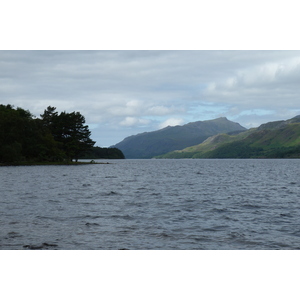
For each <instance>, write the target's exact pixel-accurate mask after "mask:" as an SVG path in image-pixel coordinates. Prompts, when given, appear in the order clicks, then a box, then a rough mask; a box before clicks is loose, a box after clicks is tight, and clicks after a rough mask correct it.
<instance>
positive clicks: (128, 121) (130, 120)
mask: <svg viewBox="0 0 300 300" xmlns="http://www.w3.org/2000/svg"><path fill="white" fill-rule="evenodd" d="M149 123H150V121H149V120H145V119H140V118H134V117H126V118H125V119H124V120H123V121H121V122H120V125H121V126H127V127H131V126H136V125H147V124H149Z"/></svg>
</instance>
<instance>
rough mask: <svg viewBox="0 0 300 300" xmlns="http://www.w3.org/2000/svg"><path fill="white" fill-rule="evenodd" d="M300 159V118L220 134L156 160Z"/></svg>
mask: <svg viewBox="0 0 300 300" xmlns="http://www.w3.org/2000/svg"><path fill="white" fill-rule="evenodd" d="M285 157H300V116H296V117H295V118H292V119H289V120H286V121H276V122H269V123H266V124H262V125H261V126H259V127H258V128H253V129H249V130H247V131H245V132H242V133H240V134H237V135H228V134H219V135H216V136H213V137H210V138H208V139H207V140H206V141H204V142H203V143H201V144H199V145H196V146H193V147H188V148H186V149H183V150H182V151H174V152H170V153H167V154H165V155H161V156H159V157H158V158H285Z"/></svg>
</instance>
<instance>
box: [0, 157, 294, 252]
mask: <svg viewBox="0 0 300 300" xmlns="http://www.w3.org/2000/svg"><path fill="white" fill-rule="evenodd" d="M109 162H110V163H109V164H89V165H80V166H20V167H1V168H0V182H1V194H0V204H1V211H0V228H1V229H0V249H95V250H99V249H209V250H213V249H300V197H299V196H300V176H299V167H300V160H296V159H295V160H276V159H274V160H271V159H270V160H263V159H257V160H256V159H248V160H247V159H245V160H243V159H237V160H234V159H224V160H218V159H212V160H210V159H207V160H205V159H197V160H189V159H187V160H185V159H184V160H113V161H109Z"/></svg>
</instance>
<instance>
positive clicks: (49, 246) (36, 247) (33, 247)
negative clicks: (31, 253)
mask: <svg viewBox="0 0 300 300" xmlns="http://www.w3.org/2000/svg"><path fill="white" fill-rule="evenodd" d="M56 247H58V245H57V244H52V243H42V244H38V245H24V246H23V248H25V249H29V250H43V249H45V250H46V249H53V248H56Z"/></svg>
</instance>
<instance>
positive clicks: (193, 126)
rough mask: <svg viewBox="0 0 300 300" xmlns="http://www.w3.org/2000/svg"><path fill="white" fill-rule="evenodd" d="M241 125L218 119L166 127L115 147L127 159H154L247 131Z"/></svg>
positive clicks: (128, 139)
mask: <svg viewBox="0 0 300 300" xmlns="http://www.w3.org/2000/svg"><path fill="white" fill-rule="evenodd" d="M245 130H246V129H245V128H244V127H242V126H241V125H240V124H238V123H235V122H232V121H229V120H227V118H218V119H214V120H208V121H198V122H192V123H188V124H186V125H183V126H174V127H170V126H168V127H166V128H163V129H161V130H157V131H152V132H145V133H141V134H138V135H133V136H130V137H127V138H125V139H124V140H123V141H122V142H120V143H118V144H116V145H115V146H114V147H116V148H118V149H120V150H121V151H122V152H123V153H124V155H125V157H126V158H152V157H154V156H156V155H161V154H164V153H167V152H170V151H173V150H178V149H184V148H186V147H189V146H192V145H196V144H199V143H202V142H203V141H204V140H205V139H207V138H208V137H210V136H212V135H215V134H217V133H226V132H232V131H245Z"/></svg>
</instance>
